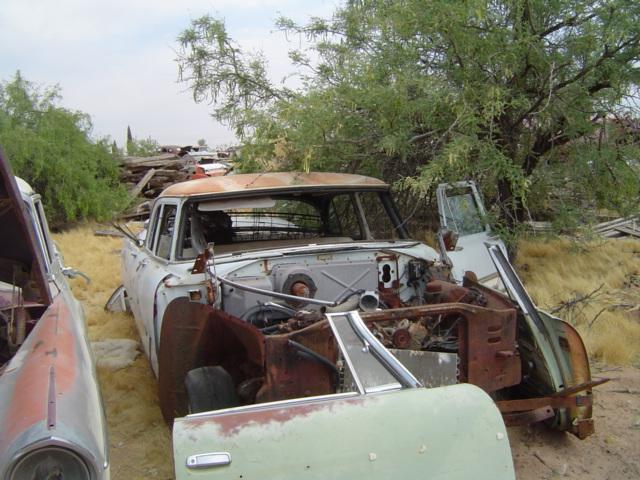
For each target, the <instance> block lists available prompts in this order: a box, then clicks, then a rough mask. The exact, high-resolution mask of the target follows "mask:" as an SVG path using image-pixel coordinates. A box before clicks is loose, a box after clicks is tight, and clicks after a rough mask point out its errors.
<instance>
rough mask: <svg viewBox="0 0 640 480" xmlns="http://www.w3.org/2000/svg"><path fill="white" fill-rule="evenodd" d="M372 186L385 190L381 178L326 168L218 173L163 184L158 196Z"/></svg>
mask: <svg viewBox="0 0 640 480" xmlns="http://www.w3.org/2000/svg"><path fill="white" fill-rule="evenodd" d="M287 187H290V188H294V189H295V188H300V189H302V190H304V189H307V188H313V187H316V188H318V187H319V188H340V187H345V188H362V187H364V188H374V189H376V190H377V189H380V190H386V189H388V188H389V186H388V185H387V184H386V183H384V182H383V181H382V180H378V179H377V178H373V177H365V176H364V175H352V174H347V173H326V172H311V173H299V172H280V173H244V174H238V175H228V176H222V177H210V178H200V179H197V180H190V181H187V182H181V183H176V184H175V185H171V186H170V187H167V188H166V189H165V190H164V191H163V192H162V193H161V194H160V196H161V197H186V196H191V195H206V194H215V193H230V192H240V191H247V190H271V189H282V188H287Z"/></svg>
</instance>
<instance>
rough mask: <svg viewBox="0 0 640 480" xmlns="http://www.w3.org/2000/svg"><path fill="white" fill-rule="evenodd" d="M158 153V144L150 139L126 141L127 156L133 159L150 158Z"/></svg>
mask: <svg viewBox="0 0 640 480" xmlns="http://www.w3.org/2000/svg"><path fill="white" fill-rule="evenodd" d="M159 151H160V144H159V143H158V142H157V141H156V140H154V139H153V138H151V137H148V138H145V139H142V140H138V139H137V138H135V137H134V138H133V139H131V140H128V141H127V155H131V156H133V157H152V156H153V155H157V154H158V152H159Z"/></svg>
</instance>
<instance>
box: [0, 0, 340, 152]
mask: <svg viewBox="0 0 640 480" xmlns="http://www.w3.org/2000/svg"><path fill="white" fill-rule="evenodd" d="M338 3H339V0H307V1H296V0H182V1H175V0H109V1H104V0H0V45H2V54H1V55H0V80H3V81H6V80H9V79H10V78H11V77H12V76H13V75H14V73H15V72H16V70H20V71H21V72H22V74H23V76H24V77H25V78H26V79H27V80H29V81H32V82H34V83H36V84H39V85H42V86H52V85H55V84H58V85H59V86H60V87H61V89H62V96H63V100H62V102H61V105H62V106H64V107H66V108H70V109H73V110H81V111H83V112H85V113H88V114H89V115H91V118H92V119H93V124H94V130H93V136H94V137H95V138H99V137H103V136H107V135H108V136H110V137H111V138H112V139H115V140H116V141H117V143H118V145H119V146H123V144H124V140H125V136H126V129H127V125H130V126H131V130H132V132H133V135H134V136H135V137H136V138H140V139H142V138H147V137H151V138H153V139H155V140H157V141H158V142H160V143H161V144H174V143H175V144H185V145H186V144H192V143H195V142H196V141H197V140H198V139H200V138H204V139H206V140H207V142H208V144H209V145H210V146H212V147H215V146H218V145H223V144H227V145H228V144H233V143H234V141H235V139H234V136H233V133H231V132H230V131H229V130H228V129H227V128H225V127H224V126H222V125H219V124H217V123H216V122H215V121H214V120H213V119H212V118H211V117H210V112H211V106H209V105H198V104H196V103H194V101H193V99H192V97H191V94H190V92H189V91H187V90H186V85H184V84H179V83H177V65H176V63H175V61H174V59H175V57H176V53H175V52H176V50H177V48H178V46H177V42H176V38H177V37H178V35H179V34H180V33H181V32H182V31H183V30H184V29H185V28H186V27H188V26H189V23H190V20H191V19H194V18H198V17H200V16H201V15H203V14H205V13H209V14H211V15H214V16H217V17H221V18H224V19H225V21H226V23H227V29H228V31H229V33H230V34H231V36H232V37H233V38H234V39H235V40H236V41H237V43H239V44H240V45H241V46H242V47H243V48H246V49H247V50H258V49H259V50H261V51H263V53H264V54H265V55H266V57H267V58H268V59H269V62H270V64H271V75H272V78H273V79H274V80H276V81H280V80H281V79H282V77H283V76H284V75H285V74H286V73H288V72H289V71H290V69H289V68H288V59H287V51H288V50H291V49H292V48H295V47H296V46H298V42H297V41H296V42H294V43H289V42H288V41H287V39H286V38H285V37H284V35H283V34H282V33H280V32H275V31H274V30H275V27H274V21H275V19H276V18H277V17H278V16H279V14H283V15H285V16H288V17H291V18H293V19H295V20H298V21H304V20H305V19H307V18H308V17H309V16H311V15H316V16H322V17H328V16H330V15H331V12H332V11H333V10H334V9H335V8H336V6H337V5H338Z"/></svg>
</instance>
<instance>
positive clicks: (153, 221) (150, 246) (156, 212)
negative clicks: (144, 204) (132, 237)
mask: <svg viewBox="0 0 640 480" xmlns="http://www.w3.org/2000/svg"><path fill="white" fill-rule="evenodd" d="M163 206H164V205H163V204H162V203H156V204H155V205H154V208H153V212H152V213H151V216H150V217H149V218H150V220H149V226H148V227H147V228H148V230H147V238H146V239H145V246H146V247H147V250H149V252H153V251H154V243H155V239H156V227H157V225H158V218H160V215H161V214H162V207H163Z"/></svg>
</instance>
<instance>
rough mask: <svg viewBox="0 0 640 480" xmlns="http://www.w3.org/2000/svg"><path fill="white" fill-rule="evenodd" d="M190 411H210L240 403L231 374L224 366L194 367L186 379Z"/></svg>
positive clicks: (185, 384)
mask: <svg viewBox="0 0 640 480" xmlns="http://www.w3.org/2000/svg"><path fill="white" fill-rule="evenodd" d="M184 386H185V388H186V390H187V401H188V404H189V413H198V412H208V411H211V410H219V409H221V408H229V407H236V406H238V405H239V404H240V401H239V400H238V395H237V394H236V389H235V386H234V385H233V379H232V378H231V375H229V373H228V372H227V371H226V370H225V369H224V368H222V367H200V368H194V369H193V370H190V371H189V373H187V376H186V377H185V380H184Z"/></svg>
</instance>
